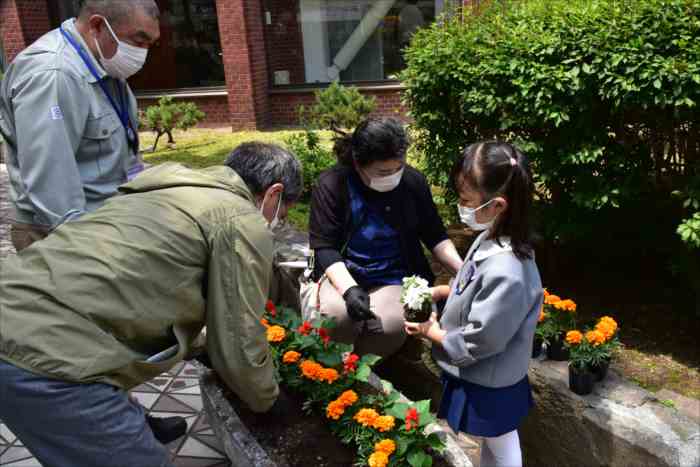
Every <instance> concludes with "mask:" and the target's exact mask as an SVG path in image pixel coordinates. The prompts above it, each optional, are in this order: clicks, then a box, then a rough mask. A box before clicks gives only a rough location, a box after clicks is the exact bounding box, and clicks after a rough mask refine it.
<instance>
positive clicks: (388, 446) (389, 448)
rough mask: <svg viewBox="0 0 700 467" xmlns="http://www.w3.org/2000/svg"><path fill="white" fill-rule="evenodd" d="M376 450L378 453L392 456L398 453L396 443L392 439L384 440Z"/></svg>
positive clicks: (378, 444)
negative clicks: (395, 452)
mask: <svg viewBox="0 0 700 467" xmlns="http://www.w3.org/2000/svg"><path fill="white" fill-rule="evenodd" d="M374 450H375V451H377V452H383V453H386V455H387V456H390V455H391V454H392V453H393V452H394V451H396V443H395V442H394V441H393V440H391V439H383V440H381V441H380V442H378V443H377V444H375V445H374Z"/></svg>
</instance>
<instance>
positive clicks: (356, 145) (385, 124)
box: [333, 118, 408, 167]
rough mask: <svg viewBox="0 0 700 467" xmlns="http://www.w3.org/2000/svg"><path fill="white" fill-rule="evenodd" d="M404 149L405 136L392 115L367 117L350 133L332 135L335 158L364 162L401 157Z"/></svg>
mask: <svg viewBox="0 0 700 467" xmlns="http://www.w3.org/2000/svg"><path fill="white" fill-rule="evenodd" d="M407 149H408V137H407V136H406V131H405V130H404V128H403V124H402V123H401V122H400V121H398V120H397V119H395V118H368V119H367V120H364V121H362V122H361V123H360V124H359V125H357V128H355V131H354V132H353V133H349V134H341V135H340V136H339V137H336V138H335V144H334V146H333V151H334V152H335V155H336V157H337V158H338V162H340V163H341V164H342V165H345V166H352V164H353V162H357V164H358V165H359V166H361V167H362V166H366V165H368V164H371V163H372V162H375V161H386V160H391V159H403V158H404V157H406V150H407Z"/></svg>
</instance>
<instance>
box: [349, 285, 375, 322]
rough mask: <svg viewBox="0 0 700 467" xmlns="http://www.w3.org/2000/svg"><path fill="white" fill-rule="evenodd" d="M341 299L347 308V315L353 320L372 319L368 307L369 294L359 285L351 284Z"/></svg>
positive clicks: (372, 316) (372, 314)
mask: <svg viewBox="0 0 700 467" xmlns="http://www.w3.org/2000/svg"><path fill="white" fill-rule="evenodd" d="M343 300H345V305H346V307H347V310H348V316H349V317H350V319H352V320H353V321H367V320H368V319H374V318H376V316H374V313H372V312H371V311H370V309H369V294H368V293H367V292H366V291H365V290H364V289H363V288H362V287H360V286H359V285H353V286H352V287H350V288H349V289H348V290H346V291H345V293H344V294H343Z"/></svg>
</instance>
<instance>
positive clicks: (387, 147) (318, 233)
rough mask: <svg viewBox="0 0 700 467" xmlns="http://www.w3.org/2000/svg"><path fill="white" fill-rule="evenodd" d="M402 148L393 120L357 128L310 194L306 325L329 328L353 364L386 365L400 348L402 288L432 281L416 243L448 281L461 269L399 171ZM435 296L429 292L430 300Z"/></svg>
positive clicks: (431, 211) (408, 172)
mask: <svg viewBox="0 0 700 467" xmlns="http://www.w3.org/2000/svg"><path fill="white" fill-rule="evenodd" d="M407 147H408V141H407V137H406V133H405V131H404V129H403V127H402V125H401V123H400V122H398V121H397V120H394V119H369V120H365V121H364V122H362V123H361V124H360V125H359V126H358V127H357V129H356V130H355V132H354V133H353V134H352V135H348V136H346V137H345V138H343V139H340V140H337V141H336V145H335V148H334V149H335V151H336V155H337V156H338V159H339V163H338V164H337V165H336V166H335V167H333V168H331V169H329V170H326V171H324V172H323V173H322V174H321V175H320V177H319V180H318V182H317V184H316V186H315V187H314V190H313V194H312V200H311V218H310V225H309V236H310V246H311V249H312V250H313V251H314V261H313V263H314V269H313V276H312V279H313V281H314V282H315V284H316V286H317V289H315V290H314V293H312V294H310V297H308V298H310V300H313V302H312V303H310V304H309V305H311V306H308V305H307V306H305V307H304V309H305V310H309V309H311V310H313V312H312V313H311V315H312V316H306V317H307V318H308V317H315V316H313V315H314V313H318V312H320V314H321V316H324V317H332V318H334V319H335V321H336V324H337V326H336V327H335V328H333V329H332V330H331V332H332V337H333V339H334V340H336V341H339V342H345V343H353V344H355V352H357V353H361V354H363V353H375V354H378V355H382V356H386V355H390V354H391V353H393V352H395V351H396V350H398V349H399V348H400V347H401V345H402V344H403V342H404V340H405V338H406V336H405V332H404V327H403V323H404V319H403V306H402V305H401V304H400V303H399V298H400V295H401V281H402V279H403V278H404V277H407V276H411V275H419V276H421V277H423V278H425V279H427V280H428V281H429V282H430V283H432V282H433V280H434V276H433V274H432V272H431V269H430V266H429V264H428V261H427V259H426V258H425V255H424V254H423V249H422V245H421V243H422V244H423V245H425V246H426V247H427V248H428V249H429V250H430V251H432V253H433V254H434V255H435V257H436V258H437V259H438V261H440V263H442V264H443V265H444V266H445V267H446V268H447V269H448V270H449V271H451V272H452V273H454V272H456V271H458V270H459V269H460V267H461V265H462V259H461V258H460V257H459V254H458V253H457V250H456V249H455V247H454V245H453V244H452V242H451V241H450V240H449V239H448V238H447V232H446V231H445V227H444V225H443V223H442V220H441V219H440V216H439V215H438V212H437V209H436V207H435V203H434V202H433V199H432V195H431V193H430V187H429V185H428V183H427V181H426V180H425V177H424V176H423V175H422V174H421V173H420V172H418V171H417V170H416V169H414V168H413V167H410V166H408V165H407V164H406V149H407ZM442 292H443V289H435V290H434V293H433V295H434V298H435V299H436V300H438V299H441V298H443V297H442V296H441V295H442ZM314 302H315V303H314Z"/></svg>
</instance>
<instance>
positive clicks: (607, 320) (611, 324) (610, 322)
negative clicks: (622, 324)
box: [598, 316, 617, 331]
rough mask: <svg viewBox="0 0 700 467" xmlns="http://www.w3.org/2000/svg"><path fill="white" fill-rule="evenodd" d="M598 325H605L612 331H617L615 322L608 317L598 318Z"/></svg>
mask: <svg viewBox="0 0 700 467" xmlns="http://www.w3.org/2000/svg"><path fill="white" fill-rule="evenodd" d="M598 322H599V323H605V324H606V325H608V326H609V327H610V328H611V329H612V330H613V331H617V321H615V320H614V319H612V318H611V317H610V316H603V317H602V318H600V320H599V321H598Z"/></svg>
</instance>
